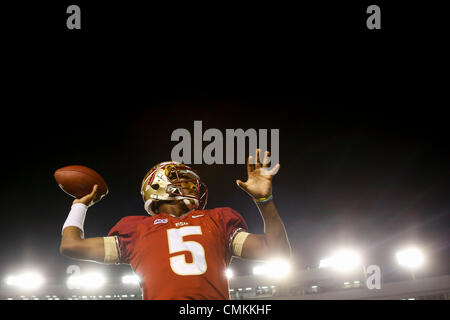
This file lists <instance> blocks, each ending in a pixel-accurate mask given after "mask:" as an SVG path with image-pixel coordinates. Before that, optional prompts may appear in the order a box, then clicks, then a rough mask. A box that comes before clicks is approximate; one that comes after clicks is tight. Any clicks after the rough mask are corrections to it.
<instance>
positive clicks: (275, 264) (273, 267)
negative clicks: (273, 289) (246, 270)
mask: <svg viewBox="0 0 450 320" xmlns="http://www.w3.org/2000/svg"><path fill="white" fill-rule="evenodd" d="M290 271H291V265H290V263H289V261H286V260H283V259H277V260H272V261H268V262H267V263H265V264H263V265H260V266H256V267H254V268H253V274H254V275H266V276H270V277H275V278H281V277H284V276H287V275H288V274H289V273H290Z"/></svg>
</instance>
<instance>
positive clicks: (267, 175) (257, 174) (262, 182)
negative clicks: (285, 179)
mask: <svg viewBox="0 0 450 320" xmlns="http://www.w3.org/2000/svg"><path fill="white" fill-rule="evenodd" d="M259 154H260V149H257V150H256V163H254V161H253V157H252V156H249V157H248V161H247V175H248V178H247V181H246V182H242V181H241V180H236V183H237V185H238V186H239V187H240V188H241V189H242V190H244V191H245V192H247V193H248V194H249V195H250V196H252V197H253V198H255V199H261V198H267V197H269V196H270V195H271V194H272V179H273V176H274V175H276V174H277V172H278V170H279V169H280V164H279V163H277V164H276V165H275V166H274V167H273V168H272V169H271V170H268V168H269V151H266V153H265V155H264V159H263V163H262V164H261V161H260V156H259Z"/></svg>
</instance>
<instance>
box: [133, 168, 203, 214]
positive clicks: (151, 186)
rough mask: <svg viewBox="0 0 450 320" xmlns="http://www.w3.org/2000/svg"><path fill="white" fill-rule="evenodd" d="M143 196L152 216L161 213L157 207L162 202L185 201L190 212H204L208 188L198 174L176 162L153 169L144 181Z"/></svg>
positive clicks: (142, 186)
mask: <svg viewBox="0 0 450 320" xmlns="http://www.w3.org/2000/svg"><path fill="white" fill-rule="evenodd" d="M141 194H142V198H143V200H144V208H145V210H146V211H147V212H148V214H150V215H155V214H158V213H159V212H157V209H156V206H155V205H156V203H157V202H158V201H162V200H183V201H184V203H185V204H186V206H187V207H188V209H189V210H190V211H192V210H196V209H199V210H203V209H204V208H205V206H206V202H207V201H208V188H207V187H206V184H205V183H204V182H202V181H201V180H200V177H199V176H198V174H197V172H196V171H195V170H193V169H192V168H190V167H188V166H187V165H185V164H182V163H179V162H175V161H166V162H161V163H158V164H157V165H155V166H154V167H153V168H151V169H150V171H149V172H147V174H146V175H145V177H144V179H143V180H142V185H141Z"/></svg>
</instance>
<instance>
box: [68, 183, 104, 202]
mask: <svg viewBox="0 0 450 320" xmlns="http://www.w3.org/2000/svg"><path fill="white" fill-rule="evenodd" d="M103 196H104V194H103V195H99V192H98V185H97V184H96V185H94V188H93V189H92V192H91V193H89V194H88V195H85V196H84V197H82V198H81V199H75V200H73V202H72V204H75V203H82V204H84V205H86V206H88V207H90V206H92V205H93V204H95V203H97V202H99V201H100V200H101V199H102V198H103Z"/></svg>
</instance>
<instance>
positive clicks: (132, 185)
mask: <svg viewBox="0 0 450 320" xmlns="http://www.w3.org/2000/svg"><path fill="white" fill-rule="evenodd" d="M74 3H77V4H79V5H80V7H81V10H82V30H81V31H69V30H67V29H66V27H65V19H66V17H67V15H66V14H65V8H66V7H67V6H68V5H69V4H72V3H69V2H64V1H62V2H60V1H59V2H58V3H56V2H55V3H53V4H52V3H46V4H41V3H39V4H36V3H33V4H25V3H20V5H19V4H17V5H11V6H10V7H6V8H5V11H4V12H5V18H4V19H3V20H2V25H4V27H3V29H2V30H3V33H4V43H5V45H4V54H5V57H4V60H3V72H2V78H3V80H4V81H2V82H3V84H2V126H1V129H0V133H1V137H2V160H3V166H2V168H3V172H2V183H1V193H0V194H1V200H0V206H1V209H0V210H1V211H0V212H1V227H0V228H1V229H0V244H1V245H0V246H1V253H2V262H1V263H0V275H1V276H2V277H4V276H6V275H7V274H9V273H14V272H16V271H17V270H21V269H23V268H27V267H29V266H33V267H35V268H37V269H39V270H42V272H43V273H44V274H45V275H46V277H47V278H48V277H54V279H53V280H54V281H61V280H62V279H64V278H65V276H66V274H65V270H66V267H67V266H68V265H70V264H79V265H81V266H82V269H83V266H86V268H88V266H89V267H92V265H91V264H88V263H78V262H76V261H72V260H69V259H67V258H64V257H62V256H60V255H59V252H58V247H59V242H60V232H61V227H62V225H63V223H64V221H65V219H66V216H67V213H68V212H69V209H70V204H71V201H72V200H71V199H70V198H69V197H68V196H67V195H66V194H65V193H63V192H62V191H60V189H59V187H58V186H57V185H56V183H55V181H54V179H53V172H54V171H55V170H56V169H58V168H60V167H63V166H66V165H69V164H83V165H86V166H89V167H91V168H93V169H95V170H97V171H98V172H99V173H101V175H102V176H103V177H104V178H105V180H106V181H107V183H108V185H109V187H110V193H109V195H108V196H107V197H106V198H105V199H104V200H102V201H101V202H100V203H99V204H97V205H95V206H94V207H92V208H90V209H89V213H88V215H87V218H86V223H85V231H86V237H94V236H103V235H106V233H107V232H108V231H109V229H110V228H111V227H112V226H113V225H114V224H115V223H116V222H117V221H118V220H119V219H120V218H122V217H124V216H126V215H138V214H145V211H144V209H143V202H142V200H141V198H140V194H139V187H140V182H141V180H142V178H143V176H144V175H145V173H146V172H147V171H148V170H149V169H150V168H151V167H152V166H153V165H154V164H156V163H158V162H161V161H165V160H168V159H169V157H170V152H171V149H172V147H173V146H174V145H175V144H176V143H175V142H171V141H170V135H171V133H172V131H173V130H175V129H177V128H186V129H188V130H189V131H191V132H192V133H193V123H194V120H202V121H203V128H204V130H206V129H208V128H218V129H220V130H221V131H222V132H225V129H227V128H233V129H235V128H243V129H248V128H255V129H260V128H265V129H280V153H281V154H280V163H281V170H280V172H279V174H278V175H277V176H276V177H275V180H274V197H275V199H276V204H277V207H278V209H279V212H280V215H281V217H282V219H283V221H284V222H285V224H286V228H287V232H288V235H289V237H290V241H291V245H292V249H293V263H294V264H295V267H297V268H307V267H317V265H318V262H319V260H320V259H321V258H323V257H324V256H325V255H327V254H328V253H329V251H330V250H332V249H333V248H335V247H338V246H340V245H342V246H350V247H356V248H358V249H359V250H360V251H361V252H362V254H363V256H364V258H365V262H366V264H378V265H380V266H381V269H382V274H383V277H384V278H383V279H384V281H393V280H402V279H406V278H407V277H408V276H409V275H408V274H407V273H406V272H405V271H404V270H402V269H401V268H399V267H398V266H397V265H396V262H395V258H394V253H395V251H396V250H397V249H398V248H401V247H402V246H404V245H408V244H416V245H418V246H420V247H421V248H423V249H424V251H425V253H426V255H427V265H426V266H425V267H424V269H423V270H422V271H420V272H418V276H432V275H440V274H448V273H449V272H450V270H449V268H450V266H449V263H448V261H449V253H450V250H449V237H448V234H449V222H450V221H449V213H448V212H449V206H450V203H449V200H448V192H449V187H450V185H449V173H450V171H449V169H450V166H449V164H448V161H449V160H450V159H449V151H448V147H449V144H448V142H447V130H448V129H447V126H448V120H447V117H446V107H447V105H448V99H447V96H446V95H447V91H448V81H447V79H446V74H447V73H446V72H445V68H446V67H447V66H446V63H445V60H444V59H443V58H444V57H445V56H446V54H447V53H446V51H445V50H444V42H445V41H444V37H443V29H441V25H440V23H442V21H443V20H442V19H440V17H439V14H441V12H442V8H441V9H440V8H439V7H438V5H436V4H430V3H428V2H427V4H420V3H418V4H414V3H411V2H404V3H401V2H400V3H396V5H395V6H394V4H388V3H385V2H380V1H378V2H375V3H376V4H379V5H380V7H381V10H382V29H381V30H374V31H369V30H367V29H366V27H365V20H366V17H367V14H366V13H365V8H367V6H368V5H369V4H372V3H368V2H367V3H366V2H360V3H358V4H342V3H327V2H317V3H316V4H314V5H313V4H301V5H299V6H293V5H291V4H289V5H288V4H283V3H281V4H276V5H275V4H274V3H270V4H267V5H263V4H259V3H255V4H252V5H248V7H243V6H242V5H241V4H238V3H236V4H227V5H225V4H224V5H220V4H216V5H214V6H211V5H205V4H195V5H191V4H189V5H186V4H184V5H178V4H170V5H169V4H168V5H167V7H163V5H158V6H157V5H148V6H147V7H144V6H143V5H142V4H137V3H132V2H126V3H114V2H107V3H106V2H104V3H102V2H96V4H95V5H94V4H93V3H92V2H91V3H87V2H86V1H75V2H74ZM443 76H444V77H443ZM204 146H206V144H204ZM194 167H195V169H197V170H198V171H199V172H200V175H201V177H202V179H203V180H204V181H205V182H206V183H207V185H208V187H209V191H210V197H209V202H208V207H209V208H213V207H218V206H230V207H233V208H234V209H236V210H237V211H239V212H240V213H241V214H242V215H243V217H244V218H245V219H246V221H247V223H248V225H249V229H250V231H251V232H255V233H258V232H262V231H263V223H262V220H261V218H260V216H259V213H258V211H257V209H256V207H255V206H254V205H253V203H252V201H251V200H250V198H249V197H248V196H247V195H246V194H245V193H244V192H243V191H242V190H240V189H238V188H237V186H236V185H235V183H234V180H236V179H245V178H246V168H245V165H211V166H207V165H196V166H194ZM252 266H253V263H252V262H245V261H241V260H234V261H233V263H232V268H233V269H234V270H235V273H236V274H238V275H244V274H250V273H251V267H252ZM95 267H98V268H100V269H103V270H105V271H108V272H109V273H111V274H112V275H117V276H120V275H122V273H124V272H125V271H127V270H129V267H127V266H120V267H116V266H102V265H97V266H95Z"/></svg>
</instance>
